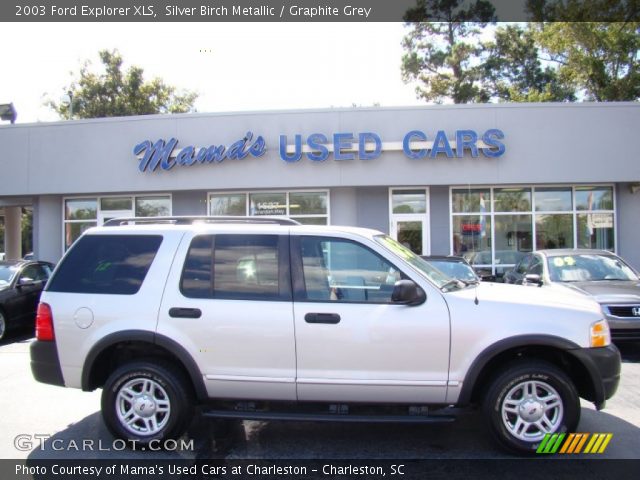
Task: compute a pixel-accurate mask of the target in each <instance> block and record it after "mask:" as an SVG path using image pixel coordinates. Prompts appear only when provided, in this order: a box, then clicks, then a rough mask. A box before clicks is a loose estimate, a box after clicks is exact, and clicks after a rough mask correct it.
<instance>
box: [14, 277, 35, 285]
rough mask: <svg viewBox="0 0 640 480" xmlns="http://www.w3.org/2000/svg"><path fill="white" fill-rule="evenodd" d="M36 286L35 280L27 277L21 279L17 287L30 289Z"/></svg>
mask: <svg viewBox="0 0 640 480" xmlns="http://www.w3.org/2000/svg"><path fill="white" fill-rule="evenodd" d="M35 284H36V282H35V280H33V278H29V277H22V278H20V279H19V280H18V286H19V287H32V286H34V285H35Z"/></svg>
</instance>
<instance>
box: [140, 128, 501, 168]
mask: <svg viewBox="0 0 640 480" xmlns="http://www.w3.org/2000/svg"><path fill="white" fill-rule="evenodd" d="M503 139H504V133H503V132H502V130H498V129H495V128H493V129H489V130H487V131H486V132H484V133H482V134H481V135H480V134H479V133H478V132H476V131H475V130H456V131H455V133H454V135H453V136H452V137H451V138H449V137H448V136H447V134H446V132H445V131H444V130H438V131H437V132H436V134H435V136H434V138H433V140H429V137H428V136H427V134H426V133H425V132H423V131H420V130H412V131H410V132H408V133H407V134H406V135H405V136H404V138H403V140H402V141H401V142H383V141H382V139H381V137H380V135H378V134H377V133H373V132H362V133H334V134H332V135H325V134H323V133H312V134H311V135H308V136H306V137H305V136H303V135H301V134H295V135H294V136H293V143H289V137H288V136H287V135H280V140H279V147H278V152H279V155H280V159H282V160H283V161H285V162H287V163H295V162H299V161H300V160H302V159H303V157H304V158H306V159H307V160H310V161H312V162H323V161H325V160H327V159H329V157H330V156H331V155H332V156H333V159H334V160H336V161H349V160H356V159H358V160H374V159H376V158H378V157H379V156H380V154H381V153H382V152H383V151H402V152H403V153H404V154H405V155H406V156H407V157H408V158H413V159H421V158H438V157H447V158H454V157H457V158H462V157H464V156H465V155H466V154H469V155H470V156H471V157H474V158H475V157H478V156H480V155H482V156H484V157H487V158H497V157H501V156H502V155H503V154H504V152H505V145H504V143H503V142H502V140H503ZM454 150H455V154H454ZM266 151H267V144H266V141H265V139H264V137H262V136H261V135H258V136H254V134H253V132H247V133H246V135H245V136H244V137H243V138H241V139H239V140H237V141H235V142H232V143H231V144H229V145H224V144H220V145H209V146H208V147H195V146H192V145H188V146H186V147H182V148H178V140H177V139H176V138H170V139H169V140H163V139H159V140H157V141H156V142H155V143H153V142H152V141H151V140H145V141H143V142H140V143H139V144H137V145H136V146H135V147H134V149H133V153H134V155H136V157H137V158H138V160H139V164H138V169H139V170H140V171H141V172H155V171H157V170H158V169H160V170H171V169H173V168H174V167H189V166H193V165H200V164H212V163H221V162H223V161H225V160H242V159H244V158H247V157H249V156H251V157H256V158H258V157H261V156H263V155H264V154H265V152H266Z"/></svg>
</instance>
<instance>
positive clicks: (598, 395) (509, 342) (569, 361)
mask: <svg viewBox="0 0 640 480" xmlns="http://www.w3.org/2000/svg"><path fill="white" fill-rule="evenodd" d="M580 348H581V347H580V346H579V345H577V344H575V343H574V342H572V341H570V340H567V339H565V338H561V337H556V336H553V335H521V336H516V337H510V338H506V339H503V340H500V341H498V342H496V343H494V344H492V345H490V346H489V347H487V348H485V349H484V350H483V351H482V352H481V353H480V355H478V356H477V357H476V359H475V360H474V361H473V363H472V364H471V367H470V368H469V370H468V371H467V374H466V376H465V378H464V381H463V384H462V389H461V392H460V396H459V398H458V402H457V404H458V405H461V406H463V405H468V404H471V403H477V402H479V401H480V400H481V397H482V396H483V395H484V393H485V392H486V389H487V388H488V386H489V384H490V383H491V380H492V379H493V378H495V376H496V375H497V374H499V373H500V372H501V371H503V370H504V366H505V365H507V364H510V363H512V362H514V361H519V360H523V359H527V358H530V359H532V360H543V361H546V362H548V363H551V364H552V365H555V366H557V367H559V368H561V369H562V370H563V371H565V372H566V373H567V375H568V376H569V378H570V379H571V381H572V382H573V384H574V385H575V387H576V390H577V391H578V395H579V396H580V397H582V398H585V399H587V400H590V401H593V402H595V403H596V404H597V403H598V402H599V401H601V399H602V398H603V396H604V393H603V392H602V384H601V382H597V381H596V379H595V377H594V372H592V371H591V369H590V368H588V366H586V365H585V364H584V363H583V362H581V361H580V360H579V359H578V358H577V357H576V356H575V355H573V354H572V353H571V352H572V350H579V349H580Z"/></svg>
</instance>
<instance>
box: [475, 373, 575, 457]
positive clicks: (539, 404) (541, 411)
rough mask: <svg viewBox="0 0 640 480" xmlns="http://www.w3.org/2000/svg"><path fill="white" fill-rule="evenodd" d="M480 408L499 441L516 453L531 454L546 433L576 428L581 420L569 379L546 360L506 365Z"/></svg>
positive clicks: (492, 384) (573, 389)
mask: <svg viewBox="0 0 640 480" xmlns="http://www.w3.org/2000/svg"><path fill="white" fill-rule="evenodd" d="M483 409H484V416H485V419H486V420H487V422H488V424H489V425H488V427H489V430H490V432H491V433H492V434H493V436H494V437H495V439H496V440H497V441H498V443H499V444H500V445H502V446H503V447H505V448H507V449H508V450H511V451H516V452H519V453H529V454H531V453H534V452H535V451H536V449H537V448H538V445H539V444H540V442H541V441H542V439H543V438H544V436H545V435H546V434H547V433H563V432H567V431H569V432H571V431H575V429H576V427H577V426H578V422H579V420H580V400H579V398H578V394H577V392H576V389H575V387H574V385H573V383H572V381H571V379H569V377H567V375H565V374H564V373H563V372H562V371H561V370H559V369H558V368H557V367H555V366H554V365H551V364H548V363H545V362H535V363H534V362H529V363H516V364H513V365H512V366H510V367H508V368H507V369H506V370H505V371H503V372H502V373H501V374H499V375H498V376H497V377H496V378H495V379H494V381H493V382H492V383H491V385H490V387H489V389H488V391H487V394H486V396H485V398H484V404H483Z"/></svg>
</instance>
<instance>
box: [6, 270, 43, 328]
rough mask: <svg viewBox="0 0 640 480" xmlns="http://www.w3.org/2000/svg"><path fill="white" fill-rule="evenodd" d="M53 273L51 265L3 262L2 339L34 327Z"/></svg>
mask: <svg viewBox="0 0 640 480" xmlns="http://www.w3.org/2000/svg"><path fill="white" fill-rule="evenodd" d="M52 271H53V264H51V263H48V262H34V261H25V260H17V261H5V262H0V339H2V338H4V336H5V335H6V333H7V331H8V330H11V329H15V328H18V327H21V326H29V325H34V322H35V318H36V310H37V308H38V301H39V300H40V293H41V292H42V289H43V288H44V286H45V284H46V283H47V280H48V279H49V276H50V275H51V272H52Z"/></svg>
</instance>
